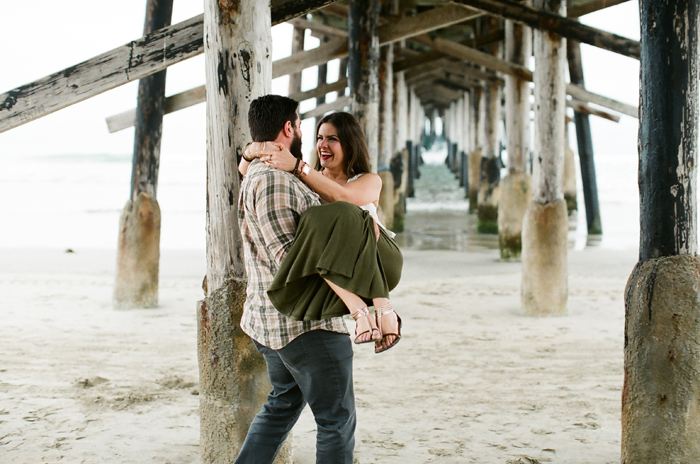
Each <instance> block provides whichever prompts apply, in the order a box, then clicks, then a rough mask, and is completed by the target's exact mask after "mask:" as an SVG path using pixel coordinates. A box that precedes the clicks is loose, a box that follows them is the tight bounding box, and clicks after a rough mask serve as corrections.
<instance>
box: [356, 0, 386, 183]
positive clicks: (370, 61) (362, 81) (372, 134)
mask: <svg viewBox="0 0 700 464" xmlns="http://www.w3.org/2000/svg"><path fill="white" fill-rule="evenodd" d="M378 27H379V0H351V1H350V11H349V17H348V86H349V87H350V98H351V105H350V107H351V110H352V113H353V115H355V117H356V118H357V120H358V121H359V122H360V125H361V126H362V129H363V130H364V132H365V139H366V140H367V149H368V150H369V158H370V167H371V168H372V172H377V168H378V160H379V36H378V35H377V29H378Z"/></svg>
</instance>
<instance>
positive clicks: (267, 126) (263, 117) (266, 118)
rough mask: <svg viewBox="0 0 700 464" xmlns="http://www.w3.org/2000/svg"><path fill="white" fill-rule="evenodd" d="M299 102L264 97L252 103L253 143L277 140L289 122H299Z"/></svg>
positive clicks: (274, 96) (249, 123)
mask: <svg viewBox="0 0 700 464" xmlns="http://www.w3.org/2000/svg"><path fill="white" fill-rule="evenodd" d="M297 108H299V102H298V101H296V100H293V99H291V98H287V97H283V96H281V95H263V96H262V97H259V98H256V99H255V100H253V101H252V102H250V109H249V110H248V126H249V127H250V136H251V137H252V138H253V142H268V141H271V140H275V139H276V138H277V136H278V135H279V133H280V131H281V130H282V129H284V125H285V124H286V123H287V121H290V122H291V123H292V125H295V124H296V122H297Z"/></svg>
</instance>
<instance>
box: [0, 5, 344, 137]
mask: <svg viewBox="0 0 700 464" xmlns="http://www.w3.org/2000/svg"><path fill="white" fill-rule="evenodd" d="M333 1H334V0H306V1H304V2H300V1H298V0H288V1H279V0H278V1H276V2H274V4H275V5H276V7H274V8H273V9H272V12H271V22H272V24H273V25H274V24H279V23H282V22H285V21H289V20H290V19H292V18H294V17H297V16H302V15H304V14H306V13H308V12H310V11H313V10H316V9H318V8H321V7H323V6H326V5H329V4H331V3H333ZM203 31H204V16H203V15H199V16H195V17H194V18H190V19H188V20H186V21H183V22H181V23H178V24H175V25H173V26H169V27H165V28H163V29H159V30H157V31H155V32H153V33H151V34H147V35H145V36H144V37H141V38H140V39H137V40H134V41H132V42H129V43H128V44H125V45H122V46H121V47H118V48H115V49H113V50H110V51H108V52H106V53H102V54H101V55H98V56H96V57H94V58H91V59H89V60H86V61H83V62H82V63H78V64H76V65H74V66H71V67H69V68H66V69H64V70H62V71H59V72H57V73H54V74H51V75H49V76H47V77H44V78H42V79H39V80H36V81H34V82H31V83H29V84H25V85H22V86H20V87H17V88H16V89H13V90H10V91H8V92H5V93H2V94H0V133H2V132H5V131H7V130H10V129H12V128H15V127H17V126H20V125H22V124H25V123H28V122H30V121H33V120H35V119H38V118H40V117H43V116H46V115H48V114H51V113H53V112H55V111H58V110H60V109H63V108H66V107H68V106H70V105H73V104H75V103H79V102H81V101H83V100H86V99H88V98H91V97H94V96H96V95H99V94H101V93H103V92H106V91H108V90H112V89H114V88H116V87H119V86H121V85H124V84H127V83H129V82H133V81H136V80H138V79H141V78H142V77H146V76H149V75H151V74H154V73H157V72H158V71H162V70H164V69H166V68H167V67H168V66H172V65H174V64H176V63H179V62H181V61H184V60H186V59H188V58H192V57H193V56H197V55H199V54H201V53H202V52H203V51H204V42H203V39H202V37H203Z"/></svg>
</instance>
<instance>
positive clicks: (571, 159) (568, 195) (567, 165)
mask: <svg viewBox="0 0 700 464" xmlns="http://www.w3.org/2000/svg"><path fill="white" fill-rule="evenodd" d="M564 128H565V130H564V133H565V136H564V140H565V142H564V147H565V148H564V176H563V179H562V182H563V184H562V185H563V192H564V201H566V210H567V211H568V212H569V214H571V213H572V212H573V211H576V210H577V209H578V202H577V200H576V157H575V156H574V151H573V150H572V149H571V145H570V143H569V140H570V139H569V123H568V122H566V123H565V124H564Z"/></svg>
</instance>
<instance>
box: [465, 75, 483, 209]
mask: <svg viewBox="0 0 700 464" xmlns="http://www.w3.org/2000/svg"><path fill="white" fill-rule="evenodd" d="M482 92H483V91H482V89H481V87H477V88H475V89H474V90H473V91H472V98H471V105H470V106H469V124H470V126H471V128H470V130H469V136H470V137H471V150H470V151H469V192H468V197H469V212H470V213H475V212H476V211H477V207H478V201H479V185H480V184H481V136H480V133H481V126H482V124H483V122H482V121H481V120H480V116H481V115H480V113H481V111H480V106H481V94H482Z"/></svg>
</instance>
